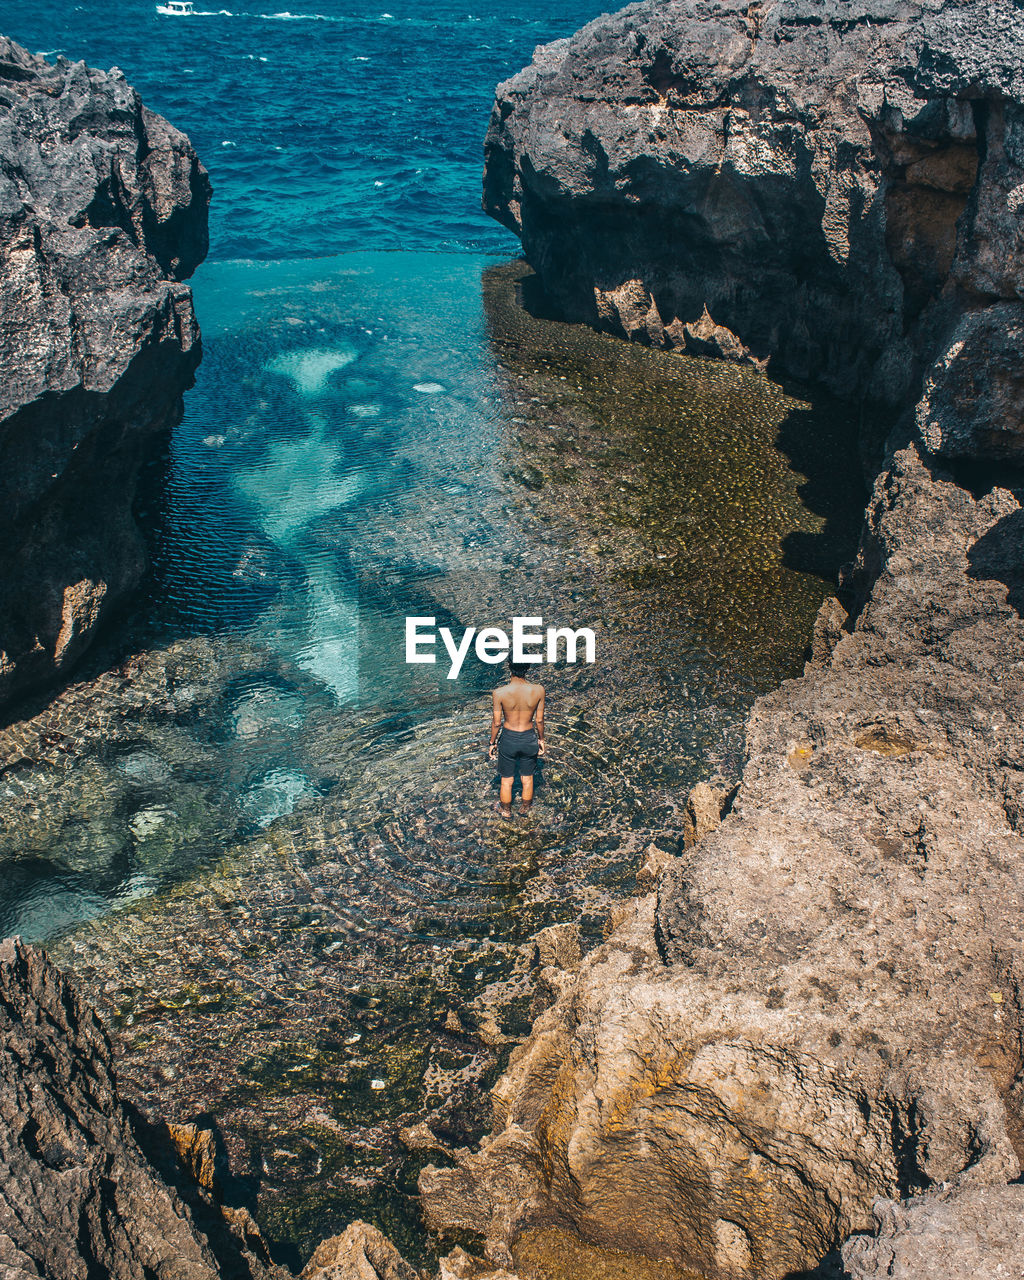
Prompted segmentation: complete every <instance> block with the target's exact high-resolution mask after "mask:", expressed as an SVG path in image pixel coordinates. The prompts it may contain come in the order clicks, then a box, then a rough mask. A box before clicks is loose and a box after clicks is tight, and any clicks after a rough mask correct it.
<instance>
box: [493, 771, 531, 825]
mask: <svg viewBox="0 0 1024 1280" xmlns="http://www.w3.org/2000/svg"><path fill="white" fill-rule="evenodd" d="M514 781H515V778H514V777H512V778H506V777H504V776H503V777H502V779H501V816H502V817H503V818H511V817H512V783H513V782H514ZM523 785H524V786H525V782H524V784H523ZM530 791H531V793H532V791H533V779H532V778H531V779H530Z"/></svg>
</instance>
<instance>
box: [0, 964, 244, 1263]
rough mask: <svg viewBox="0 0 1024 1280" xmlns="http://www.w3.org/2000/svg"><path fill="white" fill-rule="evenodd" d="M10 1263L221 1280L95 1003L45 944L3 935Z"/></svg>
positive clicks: (1, 1246)
mask: <svg viewBox="0 0 1024 1280" xmlns="http://www.w3.org/2000/svg"><path fill="white" fill-rule="evenodd" d="M0 1032H2V1035H0V1045H2V1047H0V1264H2V1265H3V1266H4V1267H12V1268H14V1269H15V1273H17V1272H18V1271H20V1272H22V1273H24V1274H27V1275H32V1276H52V1277H55V1278H57V1277H60V1278H61V1280H63V1278H64V1277H69V1278H70V1277H82V1278H83V1280H84V1278H85V1277H88V1276H93V1275H99V1274H102V1275H106V1276H112V1277H115V1278H117V1280H121V1278H122V1277H123V1278H124V1280H128V1278H129V1277H137V1278H138V1280H145V1278H147V1277H153V1276H158V1277H161V1278H166V1280H171V1278H172V1277H183V1278H184V1277H189V1280H204V1278H209V1280H214V1278H215V1277H217V1276H219V1275H220V1268H219V1266H218V1264H217V1262H216V1260H215V1258H214V1256H213V1254H212V1252H211V1250H210V1248H209V1245H208V1244H207V1242H206V1241H205V1240H204V1239H203V1237H202V1236H201V1234H200V1232H199V1231H198V1230H197V1229H196V1227H195V1224H194V1223H193V1221H192V1218H191V1215H190V1213H189V1211H188V1209H187V1208H186V1206H185V1205H184V1204H183V1202H182V1201H181V1199H180V1197H179V1196H178V1195H177V1194H176V1193H175V1192H174V1191H173V1190H172V1189H171V1188H170V1187H169V1186H168V1185H167V1184H166V1183H165V1182H163V1181H162V1179H161V1178H160V1177H159V1176H158V1174H157V1173H156V1171H155V1170H154V1169H153V1168H152V1166H151V1165H150V1163H149V1161H148V1160H147V1159H146V1157H145V1156H144V1155H143V1153H142V1151H141V1150H140V1148H139V1146H138V1143H137V1141H136V1139H135V1136H134V1133H133V1130H132V1127H131V1124H130V1122H129V1120H128V1117H127V1115H126V1113H125V1111H124V1108H123V1106H122V1105H121V1102H120V1100H119V1098H118V1095H117V1089H116V1085H115V1081H114V1075H113V1067H112V1063H111V1054H110V1045H109V1042H108V1041H107V1038H106V1035H105V1034H104V1032H103V1030H102V1028H101V1027H100V1025H99V1023H98V1022H97V1021H96V1018H95V1016H94V1015H93V1014H92V1012H91V1011H90V1010H89V1009H88V1008H85V1007H84V1006H83V1005H82V1004H81V1002H80V1001H79V999H78V997H77V996H76V994H75V992H74V990H73V989H72V988H71V987H70V986H69V985H68V983H67V982H66V981H65V980H64V978H63V977H62V975H61V974H60V972H59V971H58V970H57V969H56V968H55V967H54V966H53V965H52V964H50V963H49V961H48V960H46V959H45V957H44V956H43V955H42V954H41V953H40V952H38V951H35V950H34V949H33V948H31V947H26V946H23V945H21V944H20V943H19V942H17V941H11V940H7V941H6V942H3V943H0Z"/></svg>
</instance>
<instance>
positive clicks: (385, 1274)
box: [302, 1222, 421, 1280]
mask: <svg viewBox="0 0 1024 1280" xmlns="http://www.w3.org/2000/svg"><path fill="white" fill-rule="evenodd" d="M302 1280H421V1277H420V1273H419V1272H418V1271H417V1270H416V1269H415V1268H414V1267H412V1266H410V1265H409V1263H408V1262H406V1260H405V1259H404V1258H403V1257H402V1255H401V1254H400V1253H399V1252H398V1250H397V1249H396V1248H395V1246H394V1245H393V1244H392V1243H391V1241H390V1240H389V1239H388V1238H387V1237H386V1236H385V1235H383V1234H382V1233H381V1232H380V1231H378V1230H377V1228H376V1227H371V1226H370V1225H369V1223H366V1222H353V1223H351V1224H350V1225H349V1226H348V1227H346V1228H345V1230H344V1231H343V1232H342V1234H341V1235H340V1236H332V1237H331V1238H330V1239H329V1240H325V1241H324V1242H323V1243H322V1244H320V1245H318V1246H317V1249H316V1251H315V1252H314V1254H313V1256H312V1257H311V1258H310V1260H309V1262H308V1263H307V1264H306V1267H305V1270H304V1271H303V1272H302Z"/></svg>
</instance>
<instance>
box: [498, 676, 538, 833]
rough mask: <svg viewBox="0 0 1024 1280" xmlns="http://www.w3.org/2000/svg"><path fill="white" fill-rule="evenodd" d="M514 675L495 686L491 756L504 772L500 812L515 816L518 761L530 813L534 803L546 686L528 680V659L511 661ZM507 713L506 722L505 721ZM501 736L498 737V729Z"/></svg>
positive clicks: (503, 815) (524, 795)
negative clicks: (513, 792)
mask: <svg viewBox="0 0 1024 1280" xmlns="http://www.w3.org/2000/svg"><path fill="white" fill-rule="evenodd" d="M508 669H509V673H510V675H511V679H510V680H509V682H508V684H503V685H502V686H501V688H500V689H495V691H494V698H493V702H492V705H493V711H492V714H491V745H490V748H489V749H488V752H487V758H488V760H494V759H497V761H498V772H499V773H500V774H501V800H500V802H499V804H498V812H499V813H500V814H501V816H502V817H503V818H511V817H512V783H513V781H514V780H515V776H516V765H518V766H519V776H520V778H522V780H523V807H522V810H521V812H523V813H528V812H529V809H530V805H531V804H532V803H533V770H534V767H535V765H536V763H537V757H538V756H539V755H540V756H543V754H544V686H543V685H542V684H534V683H533V682H532V681H531V680H528V679H527V678H526V677H527V673H528V672H529V670H530V664H529V663H528V662H513V661H512V659H511V658H509V661H508ZM502 717H504V725H502ZM499 730H500V732H501V740H500V742H499V740H498V732H499Z"/></svg>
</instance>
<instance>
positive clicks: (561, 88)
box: [484, 0, 1024, 459]
mask: <svg viewBox="0 0 1024 1280" xmlns="http://www.w3.org/2000/svg"><path fill="white" fill-rule="evenodd" d="M1022 103H1024V25H1022V23H1021V17H1020V8H1019V6H1018V5H1016V4H1015V3H1013V2H1012V0H998V2H997V3H994V4H981V3H957V2H953V0H918V2H916V3H914V2H910V0H758V2H755V3H750V0H669V2H668V3H665V2H663V0H660V2H658V3H646V4H637V5H633V6H631V7H630V8H628V9H625V10H623V12H622V13H620V14H618V15H616V16H614V17H611V18H608V17H605V18H600V19H598V20H597V21H596V22H593V23H591V24H590V26H588V27H585V28H584V29H583V30H582V31H581V32H579V33H578V34H577V35H576V36H574V37H573V38H572V39H571V40H563V41H560V42H558V43H556V44H553V45H548V46H546V47H542V48H540V49H538V50H537V52H536V54H535V55H534V61H533V64H532V65H531V66H530V67H528V68H527V69H526V70H525V71H523V72H521V73H520V74H519V75H517V76H515V77H513V78H512V79H511V80H508V81H506V82H505V83H504V84H502V85H500V86H499V88H498V90H497V100H496V102H495V106H494V113H493V115H492V117H491V124H490V128H489V130H488V134H487V142H486V150H487V170H486V176H485V181H484V206H485V208H486V209H487V210H488V211H489V212H490V213H492V214H493V215H494V216H495V217H496V218H498V219H499V220H500V221H501V222H503V223H505V225H506V226H508V227H510V228H511V229H512V230H514V231H515V232H516V233H517V234H518V235H519V236H520V238H521V239H522V242H523V248H524V250H525V252H526V255H527V257H528V259H529V261H530V263H531V264H532V265H533V267H534V268H535V269H536V271H537V272H538V273H539V275H540V277H541V280H542V281H543V285H544V288H545V289H546V291H547V294H548V297H549V300H550V301H551V302H553V303H554V304H555V305H556V306H557V307H558V308H559V309H560V310H561V312H562V313H563V314H564V315H566V316H567V317H569V318H572V319H578V320H585V321H589V322H590V323H593V324H596V325H599V326H600V327H602V328H606V329H609V330H611V331H612V332H616V333H620V334H623V335H625V336H628V337H631V338H634V339H637V340H639V341H643V342H650V343H654V344H656V345H663V346H669V347H681V348H684V349H685V348H687V347H688V346H690V347H693V346H696V349H697V350H700V349H701V347H700V336H699V334H698V335H694V334H693V333H692V332H691V333H689V334H688V333H687V326H694V325H699V324H700V319H701V316H702V313H703V311H704V308H705V307H706V308H707V310H708V312H709V314H710V317H711V319H712V320H713V321H714V323H715V324H717V325H718V326H720V327H721V328H722V329H727V330H729V331H731V333H732V334H733V335H735V340H736V345H735V347H734V351H735V352H736V353H738V352H740V351H742V350H744V349H746V350H749V351H750V352H751V353H752V354H753V355H754V356H756V357H758V358H760V359H768V358H770V360H771V362H772V369H773V370H774V371H776V372H778V373H787V374H794V375H798V376H801V377H807V378H814V379H816V380H819V381H823V382H825V383H827V384H828V385H829V386H830V387H831V388H832V389H833V390H835V391H838V392H839V393H841V394H844V395H858V396H861V395H863V396H868V397H870V398H871V399H873V400H875V401H876V402H878V403H879V404H882V405H886V406H889V407H894V408H901V407H903V406H904V405H905V404H906V403H907V402H908V400H910V399H913V398H914V397H915V396H916V388H917V386H918V382H919V379H920V375H921V372H922V371H923V368H924V367H925V365H926V364H930V363H931V362H932V361H933V360H934V358H935V355H936V352H937V350H938V348H939V346H940V345H941V344H943V343H945V344H946V345H947V346H948V347H949V349H952V348H953V347H954V346H957V345H961V344H966V345H967V346H968V347H973V348H975V349H977V348H978V347H979V346H980V345H983V344H984V343H985V341H986V338H987V337H992V336H997V337H998V343H999V346H1000V349H1001V350H1002V351H1003V352H1004V354H1003V355H1002V356H1000V355H998V354H996V357H995V358H994V359H993V360H992V361H991V362H990V364H989V366H988V374H987V377H988V379H989V381H990V383H991V387H990V389H989V391H988V393H987V395H988V405H989V409H990V414H989V417H990V418H991V421H990V425H989V428H988V431H989V438H988V439H987V440H986V441H985V450H986V452H988V453H991V454H992V455H993V456H996V457H1000V458H1009V457H1014V458H1017V459H1020V458H1021V456H1022V454H1024V438H1022V437H1021V434H1020V431H1019V428H1018V426H1017V424H1016V422H1015V420H1014V418H1013V411H1012V408H1011V407H1010V401H1012V399H1013V396H1014V393H1013V392H1011V391H1010V384H1011V383H1012V384H1013V386H1014V388H1015V391H1016V392H1018V393H1019V390H1020V387H1019V383H1018V382H1016V379H1017V378H1018V376H1019V370H1018V369H1017V367H1016V365H1017V362H1016V361H1015V360H1013V358H1012V356H1009V353H1010V352H1012V351H1013V350H1014V346H1013V340H1014V339H1013V335H1014V333H1015V332H1016V326H1017V325H1019V323H1020V313H1019V306H1018V304H1019V292H1020V288H1021V284H1022V280H1024V275H1022V271H1024V258H1022V253H1024V241H1022V237H1021V223H1020V201H1021V194H1020V193H1021V191H1022V190H1024V187H1022V186H1021V184H1022V183H1024V150H1022V146H1024V143H1022V137H1024V134H1022V129H1024V116H1022V110H1024V107H1022ZM999 299H1006V300H1007V305H1005V306H1004V308H1003V310H1001V311H993V310H990V309H989V308H991V307H992V305H993V304H996V303H997V300H999ZM965 315H969V316H970V319H969V320H965V321H964V324H963V327H962V329H961V331H959V332H957V324H958V321H960V319H961V317H963V316H965ZM1017 398H1018V399H1019V395H1018V396H1017ZM950 399H951V400H952V399H955V392H953V391H950ZM1001 405H1003V406H1004V407H1003V408H1002V409H1001V408H1000V406H1001ZM934 412H935V415H936V418H937V419H938V418H941V419H943V420H942V421H941V422H939V421H936V424H935V426H934V428H933V434H932V437H931V444H930V447H934V446H935V444H936V443H939V442H941V443H942V444H943V445H944V446H946V447H947V448H948V450H949V451H950V452H957V451H958V450H962V449H963V448H964V447H965V444H964V437H963V427H962V424H961V426H960V428H959V429H958V428H957V427H956V425H955V422H954V419H955V417H956V411H955V409H954V408H953V405H952V403H950V401H949V400H946V399H945V398H944V399H943V409H941V410H940V409H939V408H938V405H937V404H936V406H935V410H934ZM958 441H959V444H958V443H957V442H958ZM975 444H980V442H975Z"/></svg>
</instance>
